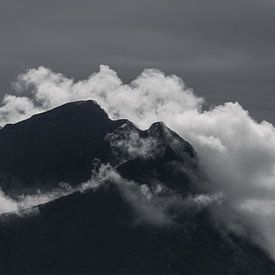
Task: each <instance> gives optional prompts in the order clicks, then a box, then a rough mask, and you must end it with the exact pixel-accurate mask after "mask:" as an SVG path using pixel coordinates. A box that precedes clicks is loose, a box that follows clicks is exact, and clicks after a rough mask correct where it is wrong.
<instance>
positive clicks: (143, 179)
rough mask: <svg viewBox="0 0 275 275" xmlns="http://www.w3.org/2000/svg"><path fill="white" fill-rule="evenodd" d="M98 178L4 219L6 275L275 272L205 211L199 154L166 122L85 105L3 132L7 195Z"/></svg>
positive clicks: (0, 176) (0, 229)
mask: <svg viewBox="0 0 275 275" xmlns="http://www.w3.org/2000/svg"><path fill="white" fill-rule="evenodd" d="M102 167H103V168H104V167H105V168H106V167H107V168H108V169H105V170H104V171H105V172H106V171H110V173H107V174H106V173H105V174H104V176H105V177H103V178H102V177H100V175H101V174H100V173H101V172H102ZM106 175H107V177H106ZM91 177H92V179H93V180H98V181H100V182H101V184H99V185H98V186H97V188H90V189H89V188H88V189H87V190H86V191H85V192H80V191H75V192H72V193H71V194H69V195H66V196H63V197H61V198H59V199H56V200H54V201H51V202H49V203H47V204H44V205H39V206H36V210H37V211H35V213H32V214H30V215H23V214H22V215H21V216H18V215H14V214H5V215H2V216H1V221H0V243H1V247H0V274H211V275H212V274H219V275H220V274H275V265H274V263H273V262H272V261H271V260H270V258H269V257H268V256H267V255H266V254H265V252H263V251H262V250H261V249H259V248H258V247H256V246H254V245H253V244H251V243H250V242H249V241H248V240H247V239H246V238H245V237H240V236H235V235H234V234H229V233H227V234H226V233H225V232H221V231H220V229H219V228H218V227H217V226H216V225H215V223H214V220H213V218H212V216H211V212H210V211H209V209H208V207H201V201H202V199H201V198H203V196H205V195H206V193H205V192H206V191H205V190H204V189H205V188H204V184H205V183H204V182H205V181H206V178H205V176H204V173H203V171H201V169H200V167H199V160H198V157H197V155H196V153H195V151H194V149H193V148H192V146H191V145H190V144H189V143H188V142H186V141H184V140H183V139H182V138H180V137H179V136H178V135H177V134H176V133H174V132H173V131H171V130H170V129H168V128H167V127H166V126H165V125H164V124H163V123H161V122H157V123H154V124H153V125H152V126H151V127H150V128H149V129H148V130H144V131H143V130H140V129H138V128H137V127H135V125H133V124H132V123H131V122H130V121H128V120H117V121H113V120H110V119H109V118H108V116H107V115H106V113H105V112H104V111H103V110H102V109H101V108H100V107H99V106H98V105H97V104H96V103H95V102H93V101H82V102H75V103H69V104H65V105H63V106H60V107H58V108H55V109H53V110H50V111H48V112H45V113H42V114H38V115H35V116H33V117H32V118H30V119H27V120H25V121H22V122H19V123H17V124H13V125H6V126H5V127H3V128H2V129H1V130H0V185H1V188H2V189H3V190H4V191H5V193H6V194H10V195H12V196H16V195H18V194H22V193H25V194H27V193H33V192H36V191H37V190H38V189H40V190H42V191H43V190H47V191H49V190H51V189H52V188H56V187H57V186H58V184H59V183H60V182H66V183H69V184H70V185H71V186H73V188H76V190H78V189H77V186H79V185H80V184H82V183H83V182H87V181H91ZM194 198H195V199H194ZM198 198H200V199H198ZM212 207H215V205H213V206H212ZM217 207H218V206H217Z"/></svg>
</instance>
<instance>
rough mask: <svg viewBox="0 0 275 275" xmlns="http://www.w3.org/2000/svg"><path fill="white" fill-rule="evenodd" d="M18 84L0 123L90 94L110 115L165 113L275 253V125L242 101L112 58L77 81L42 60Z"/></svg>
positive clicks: (143, 120) (152, 117) (147, 121)
mask: <svg viewBox="0 0 275 275" xmlns="http://www.w3.org/2000/svg"><path fill="white" fill-rule="evenodd" d="M15 89H16V92H17V96H10V95H7V96H6V97H5V98H4V101H3V102H2V106H1V107H0V118H1V122H0V123H1V125H4V124H6V123H9V122H15V121H18V120H20V119H24V118H26V117H28V116H30V115H32V114H34V113H37V112H41V111H43V110H48V109H50V108H53V107H55V106H58V105H60V104H62V103H66V102H69V101H75V100H85V99H94V100H96V101H97V102H98V103H99V104H100V105H101V106H102V107H103V108H104V109H105V110H106V111H107V113H108V114H109V116H110V117H111V118H113V119H116V118H127V119H129V120H131V121H132V122H134V123H135V124H136V125H137V126H139V127H141V128H143V129H145V128H147V127H149V126H150V125H151V123H153V122H155V121H164V122H165V124H166V125H167V126H168V127H169V128H171V129H172V130H174V131H176V132H177V133H178V134H179V135H181V136H182V137H183V138H185V139H186V140H188V141H189V142H190V143H191V144H192V145H193V146H194V147H195V149H196V151H197V152H198V154H199V157H200V162H201V165H202V167H203V168H204V169H205V172H206V173H207V176H208V177H209V181H210V183H209V188H210V189H212V190H214V192H217V193H219V192H222V193H223V194H224V195H225V198H226V200H227V202H228V203H227V205H229V206H230V207H231V208H232V209H234V211H236V212H237V213H238V215H239V216H240V217H241V220H242V221H244V222H246V226H248V227H249V228H250V229H251V230H252V229H253V230H252V231H254V232H255V236H254V238H255V240H256V241H257V242H258V243H259V244H261V245H262V246H264V247H265V248H267V249H268V251H269V252H270V253H271V254H272V255H273V257H274V258H275V233H274V232H273V231H274V230H272V228H275V207H274V204H273V203H270V202H272V201H274V199H275V128H274V127H273V125H271V124H270V123H268V122H266V121H263V122H260V123H258V122H257V121H255V120H253V119H252V118H251V117H250V116H249V113H248V112H247V111H246V110H244V109H243V108H242V107H241V106H240V105H239V104H238V103H232V102H228V103H225V104H223V105H219V106H215V107H214V108H212V109H209V110H203V99H201V98H199V97H197V96H196V95H194V93H193V91H192V90H191V89H188V88H186V87H185V85H184V82H183V81H182V80H181V79H180V78H178V77H177V76H175V75H172V76H166V75H165V74H164V73H162V72H160V71H159V70H156V69H146V70H144V71H143V73H142V74H141V75H140V76H139V77H137V78H136V79H135V80H133V81H132V82H131V83H130V84H123V83H122V81H121V79H120V78H119V77H118V76H117V74H116V72H115V71H113V70H112V69H110V68H109V67H108V66H100V70H99V72H97V73H94V74H92V75H91V76H90V77H88V78H87V79H84V80H82V81H78V82H75V81H73V80H72V79H68V78H66V77H65V76H63V75H62V74H56V73H54V72H52V71H51V70H49V69H47V68H44V67H39V68H38V69H31V70H29V71H27V72H26V73H25V74H22V75H21V76H19V78H18V82H17V83H16V85H15ZM128 149H129V148H128ZM128 149H127V150H128ZM267 213H268V215H267ZM228 218H229V217H228ZM267 244H268V245H267Z"/></svg>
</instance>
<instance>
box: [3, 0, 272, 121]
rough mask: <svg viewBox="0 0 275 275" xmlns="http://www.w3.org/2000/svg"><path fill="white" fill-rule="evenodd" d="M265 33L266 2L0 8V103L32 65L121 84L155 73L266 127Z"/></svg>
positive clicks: (128, 0) (68, 2)
mask: <svg viewBox="0 0 275 275" xmlns="http://www.w3.org/2000/svg"><path fill="white" fill-rule="evenodd" d="M274 27H275V1H274V0H227V1H225V0H169V1H168V0H166V1H163V0H138V1H137V0H136V1H132V0H116V1H115V0H109V1H107V0H100V1H99V0H89V1H88V0H74V1H72V0H54V1H53V0H47V1H38V0H24V1H22V0H0V95H3V94H4V93H6V92H9V91H10V89H11V88H10V82H11V81H13V80H15V78H16V75H17V74H18V73H21V72H24V70H26V69H27V68H30V67H36V66H39V65H44V66H47V67H50V68H52V69H53V70H54V71H57V72H62V73H64V74H65V75H67V76H69V77H75V78H76V79H80V78H83V77H86V76H87V75H89V74H90V73H91V72H93V71H95V70H97V69H98V65H99V64H101V63H103V64H107V65H110V66H111V67H112V68H114V69H115V70H116V71H117V72H118V73H119V75H120V76H121V77H122V78H123V79H124V80H125V81H130V80H131V79H133V78H134V77H135V76H137V75H138V74H139V73H140V72H141V71H142V69H143V68H145V67H157V68H159V69H161V70H163V71H164V72H166V73H175V74H177V75H178V76H180V77H182V78H183V79H184V80H185V82H186V83H187V85H188V86H190V87H193V88H194V90H195V92H196V93H197V94H198V95H200V96H204V97H206V99H207V100H208V101H209V102H210V103H213V104H217V103H222V102H224V101H239V102H240V103H241V104H242V105H243V106H244V107H245V108H247V109H249V111H250V113H251V114H252V115H253V116H254V117H255V118H257V119H258V120H261V119H266V120H269V121H272V122H273V123H275V108H274V107H275V75H274V73H275V31H274Z"/></svg>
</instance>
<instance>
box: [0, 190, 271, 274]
mask: <svg viewBox="0 0 275 275" xmlns="http://www.w3.org/2000/svg"><path fill="white" fill-rule="evenodd" d="M133 218H134V217H133V212H132V207H131V205H129V204H128V203H127V202H126V201H125V200H124V199H123V198H122V196H121V194H120V192H119V191H118V190H117V188H116V187H115V186H102V187H101V188H99V189H98V190H97V191H88V192H87V193H84V194H81V193H75V194H72V195H70V196H68V197H64V198H61V199H59V200H57V201H55V202H53V203H49V204H48V205H45V206H42V207H40V213H39V214H37V215H34V216H28V217H25V218H16V217H14V218H13V219H12V220H11V217H6V218H5V219H2V221H1V223H0V241H1V247H0V272H1V274H7V275H10V274H30V275H32V274H78V275H82V274H120V275H121V274H145V275H147V274H194V275H195V274H196V275H200V274H203V275H206V274H209V275H220V274H231V275H233V274H234V275H235V274H259V275H264V274H270V275H271V274H275V265H274V263H273V262H272V261H271V260H270V259H269V258H268V257H267V256H266V255H265V253H264V252H263V251H261V250H260V249H258V248H257V247H254V246H253V245H251V244H250V243H249V242H248V241H247V240H246V239H242V238H238V237H234V236H225V235H222V234H220V233H219V231H218V230H217V229H216V228H215V227H214V226H213V222H212V220H211V218H210V217H209V214H208V213H207V211H206V212H205V211H202V212H198V213H194V214H191V213H190V212H189V211H188V215H186V216H185V218H184V219H183V220H182V221H181V222H180V223H177V224H173V225H170V226H153V225H150V224H146V223H141V224H136V223H134V222H133Z"/></svg>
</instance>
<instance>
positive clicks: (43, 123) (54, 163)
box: [0, 101, 126, 189]
mask: <svg viewBox="0 0 275 275" xmlns="http://www.w3.org/2000/svg"><path fill="white" fill-rule="evenodd" d="M125 122H126V120H118V121H112V120H110V119H109V118H108V116H107V114H106V113H105V112H104V111H103V110H102V109H101V108H100V107H99V106H98V105H97V104H96V103H95V102H93V101H83V102H76V103H68V104H65V105H63V106H62V107H58V108H55V109H53V110H50V111H48V112H45V113H42V114H38V115H35V116H33V117H31V118H30V119H27V120H25V121H22V122H19V123H17V124H13V125H6V126H5V127H4V128H3V129H1V130H0V185H1V186H2V188H4V189H11V188H12V189H18V188H20V187H21V188H22V189H26V188H28V187H32V186H35V187H39V188H43V186H45V184H47V185H51V186H54V185H56V183H58V182H61V181H65V182H70V183H75V182H81V181H85V180H87V179H88V178H89V177H90V174H91V170H92V168H93V165H92V161H93V159H95V158H99V159H101V161H102V162H104V161H106V157H107V155H109V153H110V152H109V149H110V148H109V145H108V142H106V141H105V140H104V137H105V135H106V134H107V133H108V132H111V131H112V130H114V129H115V128H117V127H118V126H120V125H122V124H124V123H125Z"/></svg>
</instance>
